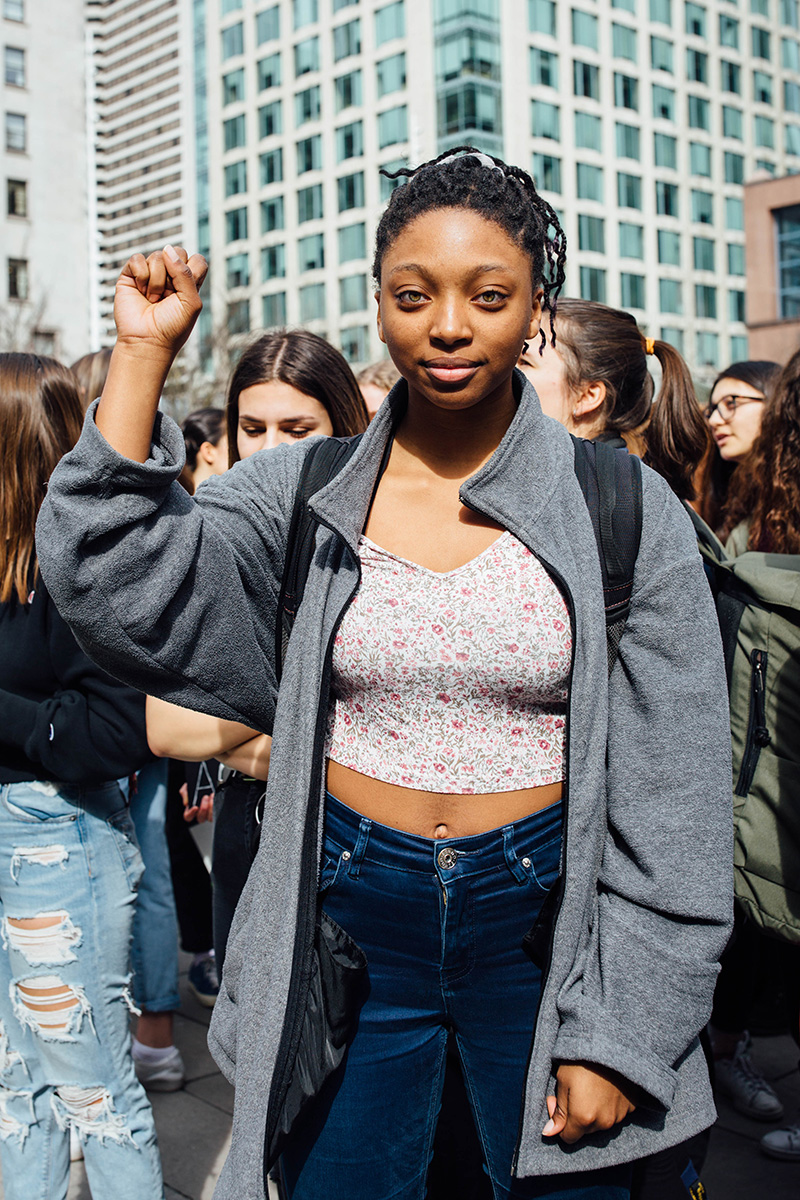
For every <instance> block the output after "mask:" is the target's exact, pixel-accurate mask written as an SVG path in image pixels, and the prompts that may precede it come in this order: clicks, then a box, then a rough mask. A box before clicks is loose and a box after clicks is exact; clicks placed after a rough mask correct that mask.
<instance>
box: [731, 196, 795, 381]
mask: <svg viewBox="0 0 800 1200" xmlns="http://www.w3.org/2000/svg"><path fill="white" fill-rule="evenodd" d="M744 227H745V240H746V247H747V288H746V291H747V329H748V333H749V335H750V354H751V356H752V357H753V358H764V359H772V360H773V361H774V362H780V363H783V362H786V360H787V359H788V358H790V357H791V355H792V354H794V353H795V351H797V350H798V349H800V175H789V176H786V177H785V178H783V179H769V178H766V177H765V178H763V179H760V180H753V181H752V182H751V183H748V184H747V185H746V186H745V189H744Z"/></svg>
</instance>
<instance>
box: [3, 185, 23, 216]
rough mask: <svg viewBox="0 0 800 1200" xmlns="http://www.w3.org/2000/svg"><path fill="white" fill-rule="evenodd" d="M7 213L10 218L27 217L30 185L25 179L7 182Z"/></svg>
mask: <svg viewBox="0 0 800 1200" xmlns="http://www.w3.org/2000/svg"><path fill="white" fill-rule="evenodd" d="M6 212H7V213H8V215H9V217H27V215H28V185H27V183H26V182H25V180H24V179H7V180H6Z"/></svg>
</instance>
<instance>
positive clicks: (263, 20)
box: [256, 4, 281, 46]
mask: <svg viewBox="0 0 800 1200" xmlns="http://www.w3.org/2000/svg"><path fill="white" fill-rule="evenodd" d="M280 36H281V10H280V5H279V4H274V5H273V6H272V8H267V9H265V10H264V12H260V13H256V45H257V46H261V45H263V43H264V42H275V41H277V40H278V38H279V37H280Z"/></svg>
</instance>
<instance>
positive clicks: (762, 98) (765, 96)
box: [753, 71, 772, 104]
mask: <svg viewBox="0 0 800 1200" xmlns="http://www.w3.org/2000/svg"><path fill="white" fill-rule="evenodd" d="M753 99H754V100H755V101H756V103H758V104H772V76H771V75H768V74H767V72H766V71H753Z"/></svg>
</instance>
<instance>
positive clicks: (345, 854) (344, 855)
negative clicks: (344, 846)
mask: <svg viewBox="0 0 800 1200" xmlns="http://www.w3.org/2000/svg"><path fill="white" fill-rule="evenodd" d="M342 858H343V859H344V861H345V862H349V861H350V851H349V850H343V851H342Z"/></svg>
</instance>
